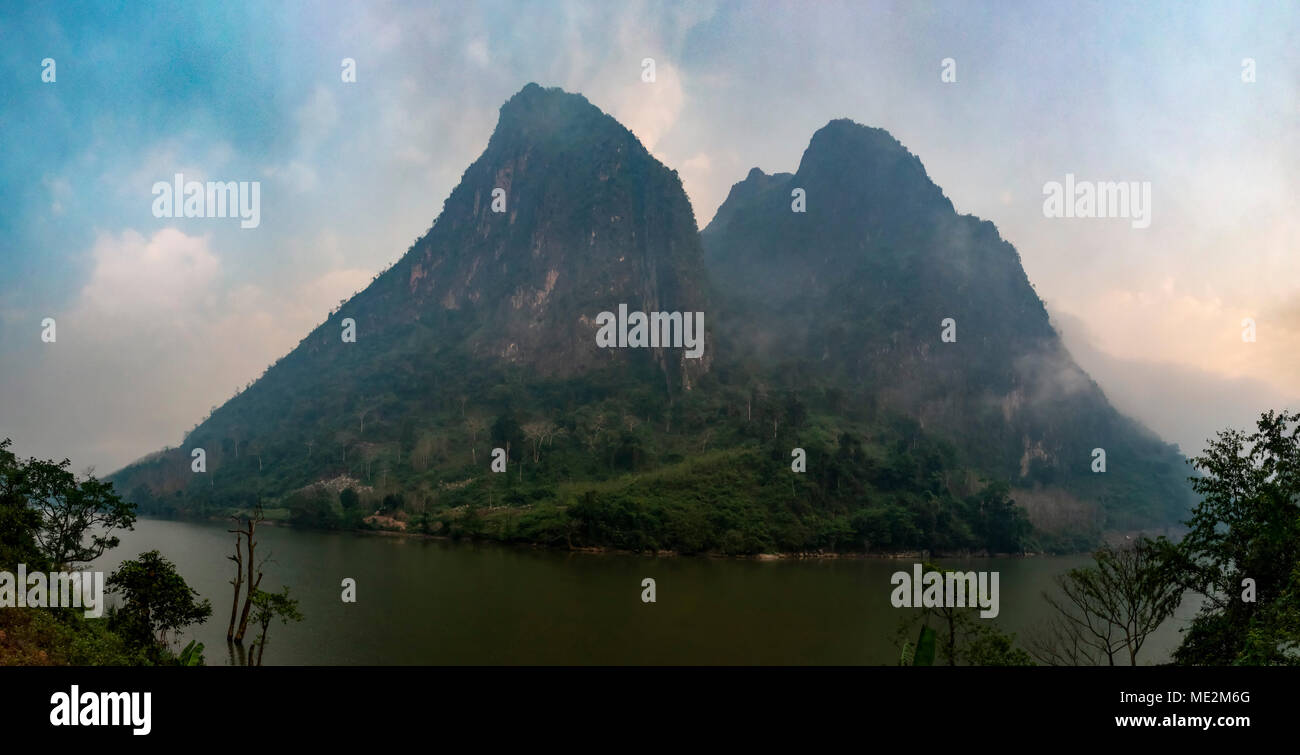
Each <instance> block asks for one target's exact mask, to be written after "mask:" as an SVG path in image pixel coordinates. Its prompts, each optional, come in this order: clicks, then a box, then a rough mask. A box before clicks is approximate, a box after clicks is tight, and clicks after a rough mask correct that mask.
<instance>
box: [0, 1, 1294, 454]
mask: <svg viewBox="0 0 1300 755" xmlns="http://www.w3.org/2000/svg"><path fill="white" fill-rule="evenodd" d="M32 5H34V4H22V5H18V6H15V7H8V8H6V9H5V11H4V12H3V16H0V87H2V89H0V131H2V132H3V134H4V140H5V148H4V149H3V150H0V206H2V207H3V208H4V209H3V211H0V263H2V264H0V385H3V392H2V393H0V436H12V437H13V438H14V440H15V443H16V445H17V447H18V450H19V452H21V453H30V454H38V455H48V456H59V457H62V456H69V457H71V458H72V460H73V462H74V464H76V465H77V466H78V468H80V467H83V466H86V465H95V466H97V467H98V468H99V471H101V472H107V471H110V470H111V469H114V468H116V467H117V466H120V465H121V464H123V463H125V462H127V461H130V460H131V459H133V458H136V457H138V456H140V455H142V454H144V453H147V452H149V451H151V450H155V449H157V448H159V447H161V446H163V445H174V444H176V443H179V442H180V440H181V437H182V435H183V433H184V432H185V431H186V430H187V429H189V428H190V427H192V426H193V425H194V424H195V422H197V421H198V420H199V419H200V418H201V417H202V416H203V415H204V414H205V413H206V412H207V411H208V409H209V408H210V407H212V406H214V405H218V404H220V403H221V402H223V401H224V400H225V399H227V398H229V397H230V395H231V394H232V393H233V392H234V390H235V389H236V388H237V387H240V386H243V385H244V384H246V383H247V382H248V381H250V380H253V379H255V378H256V377H257V376H258V375H259V374H261V372H262V370H263V369H264V368H265V367H266V365H268V364H270V363H271V362H273V361H274V360H275V359H276V358H278V357H279V356H281V355H282V354H284V353H285V352H287V351H288V350H289V349H291V348H292V347H293V346H294V345H295V344H296V343H297V342H298V340H299V339H300V338H301V337H302V336H303V335H305V334H306V332H307V331H308V330H309V329H310V328H311V327H312V326H313V325H315V324H316V323H318V322H320V321H321V320H322V319H323V318H324V317H325V315H326V313H327V312H328V311H329V308H330V307H331V306H333V305H335V304H337V303H338V301H339V299H341V298H344V297H346V296H349V295H351V294H352V293H353V292H354V291H357V290H359V289H361V288H363V287H364V286H365V285H366V284H367V283H368V282H369V280H370V279H371V277H372V276H373V275H374V274H375V273H377V272H378V271H379V270H381V269H382V268H383V267H385V266H386V265H388V264H390V263H391V262H393V261H394V260H396V259H397V258H398V257H400V255H401V254H402V253H403V252H404V251H405V250H406V249H407V247H408V246H409V244H410V243H411V242H412V241H413V240H414V239H415V238H416V237H418V236H419V235H421V234H422V233H423V232H424V231H425V230H426V229H427V228H428V226H429V225H430V223H431V222H432V220H433V218H434V217H435V216H436V215H437V213H438V211H439V210H440V208H441V206H442V202H443V200H444V199H445V197H446V196H447V194H448V193H449V192H450V191H451V189H452V187H453V186H454V185H455V183H456V182H457V181H458V180H459V178H460V175H461V173H462V172H463V171H464V169H465V167H466V166H468V164H469V163H470V162H471V161H472V160H473V159H474V158H475V157H476V156H477V155H478V154H479V152H481V151H482V149H483V148H484V146H486V144H487V139H488V137H489V135H490V134H491V130H492V128H493V126H494V125H495V121H496V113H497V109H498V108H499V107H500V105H501V103H502V102H504V101H505V100H506V99H507V98H508V97H509V96H510V95H511V94H513V93H514V92H516V91H518V90H519V89H520V88H522V87H523V85H524V84H526V83H528V82H530V81H536V82H538V83H540V84H542V85H545V86H561V87H564V88H565V89H567V90H570V91H578V92H581V93H582V94H584V95H585V96H587V98H588V99H590V100H591V101H592V102H593V103H594V104H595V105H597V106H598V107H600V108H602V109H604V110H605V111H606V112H609V113H611V114H612V115H614V116H615V117H617V118H619V119H620V120H621V121H622V122H623V123H624V124H625V125H627V126H628V127H629V128H631V129H632V130H633V131H634V132H635V133H636V134H637V135H638V137H640V138H641V139H642V141H643V142H644V143H645V144H646V146H647V147H648V148H649V149H650V150H651V152H652V153H653V154H655V155H656V156H657V157H659V159H661V160H662V161H664V162H665V163H666V164H667V165H669V166H670V167H672V168H675V169H677V170H678V171H679V172H680V174H681V176H682V179H683V183H684V186H685V187H686V190H687V192H688V194H689V195H690V197H691V200H692V203H693V204H694V207H695V212H696V217H697V220H698V221H699V222H700V224H701V225H704V224H705V223H707V221H708V220H709V219H710V218H711V217H712V215H713V213H714V211H715V210H716V208H717V205H718V204H719V203H720V202H721V201H722V199H723V198H724V197H725V196H726V192H727V190H728V188H729V187H730V185H731V184H732V183H734V182H735V181H738V180H740V179H741V178H743V177H744V175H745V174H746V173H747V172H748V170H749V169H750V168H751V167H754V166H759V167H761V168H763V169H764V170H766V171H768V172H775V171H785V170H793V169H794V168H795V167H796V166H797V165H798V161H799V156H800V154H801V153H802V151H803V149H804V148H805V147H806V146H807V143H808V140H809V138H810V137H811V135H812V133H813V131H815V130H816V129H817V128H819V127H820V126H822V125H824V124H825V123H826V122H827V121H829V120H831V119H833V118H837V117H849V118H852V119H854V120H857V121H859V122H861V123H866V124H869V125H873V126H880V127H883V128H886V129H888V130H890V131H891V132H892V133H893V134H894V135H895V136H896V137H897V138H898V139H900V140H901V141H902V142H903V143H904V144H905V145H906V146H907V147H908V148H909V149H911V150H912V151H913V152H915V153H916V154H917V155H918V156H919V157H920V158H921V160H922V162H923V163H924V164H925V166H926V168H927V170H928V171H929V173H930V175H931V177H932V178H933V179H934V180H935V181H936V182H937V183H938V184H939V185H940V186H941V187H943V189H944V191H945V192H946V193H947V194H948V196H949V197H951V198H952V199H953V202H954V204H955V205H956V207H957V208H958V210H959V211H960V212H966V213H972V214H975V215H979V216H981V217H984V218H987V219H989V220H992V221H993V222H994V223H996V224H997V225H998V228H999V229H1000V231H1001V232H1002V234H1003V236H1004V237H1006V238H1007V239H1008V240H1009V241H1011V242H1012V243H1013V244H1015V245H1016V246H1017V248H1018V249H1019V251H1020V253H1021V256H1022V258H1023V260H1024V264H1025V268H1026V270H1027V272H1028V273H1029V276H1030V279H1031V280H1032V281H1033V282H1034V284H1035V286H1036V288H1037V290H1038V292H1039V294H1040V296H1042V297H1043V298H1044V300H1045V301H1046V302H1047V304H1048V307H1049V310H1051V311H1052V313H1053V317H1054V319H1055V320H1056V322H1057V324H1058V326H1059V327H1060V328H1061V329H1062V330H1063V331H1064V332H1065V334H1066V336H1067V341H1068V342H1069V343H1070V344H1071V346H1072V348H1073V349H1074V350H1075V351H1076V353H1077V355H1078V357H1079V359H1080V361H1081V362H1082V363H1083V365H1084V367H1085V368H1087V369H1089V370H1090V371H1091V372H1093V374H1094V375H1095V376H1096V377H1097V379H1098V380H1099V382H1101V384H1102V386H1103V388H1104V389H1106V391H1107V393H1108V394H1109V395H1111V396H1112V398H1113V399H1114V400H1115V401H1116V403H1117V404H1119V405H1120V406H1121V408H1123V409H1125V410H1127V411H1129V412H1131V413H1133V414H1135V415H1137V416H1138V417H1139V418H1141V419H1143V420H1144V421H1146V422H1147V423H1148V424H1150V425H1151V426H1152V427H1153V428H1155V429H1156V430H1158V431H1160V432H1161V433H1162V434H1164V435H1165V436H1166V437H1168V438H1169V439H1171V440H1175V441H1177V442H1180V443H1182V444H1183V445H1184V446H1185V447H1186V446H1192V445H1196V446H1199V444H1198V443H1197V438H1198V437H1200V438H1203V437H1205V435H1207V434H1208V433H1209V432H1211V431H1212V430H1213V429H1214V428H1217V427H1221V426H1223V425H1224V424H1226V423H1235V424H1241V423H1242V422H1245V421H1248V420H1249V418H1250V416H1251V415H1252V414H1254V413H1256V412H1257V411H1259V410H1260V409H1263V408H1267V407H1270V406H1273V407H1276V406H1280V405H1282V404H1285V403H1287V402H1292V403H1294V401H1295V400H1296V398H1297V397H1300V356H1298V355H1300V170H1297V168H1300V159H1298V158H1300V54H1298V53H1297V48H1296V46H1295V44H1294V38H1293V37H1294V35H1293V33H1292V32H1293V31H1294V30H1295V29H1297V28H1300V4H1296V3H1285V2H1279V3H1267V4H1242V3H1224V4H1200V3H1193V4H1188V3H1172V2H1171V3H1134V4H1126V3H1079V4H1071V5H1069V6H1068V7H1061V6H1060V4H1055V3H1013V2H997V3H988V4H980V3H972V2H960V3H935V4H927V3H916V2H900V3H811V4H808V3H805V4H793V3H790V4H784V3H703V2H701V3H638V2H629V3H578V2H539V3H507V2H486V3H472V4H470V3H440V4H430V3H402V2H395V3H367V4H360V3H264V2H256V3H241V2H222V3H194V4H183V5H177V4H174V3H157V4H153V3H139V2H130V3H101V4H90V3H85V4H77V3H63V4H57V5H51V6H49V7H32ZM345 57H350V58H353V59H355V60H356V61H357V81H356V83H355V84H347V83H343V82H342V81H340V75H339V73H340V61H341V60H342V59H343V58H345ZM645 57H652V58H654V59H655V61H656V71H657V78H656V81H655V82H654V83H653V84H646V83H644V82H642V81H641V78H640V73H641V61H642V59H643V58H645ZM1246 57H1250V58H1253V59H1254V60H1255V61H1256V70H1257V73H1256V81H1255V82H1254V83H1245V82H1243V81H1242V78H1241V71H1242V59H1243V58H1246ZM45 58H53V59H55V61H56V66H57V69H56V70H57V80H56V81H55V82H54V83H45V82H43V81H42V80H41V70H42V66H41V61H42V60H43V59H45ZM944 58H953V59H955V61H956V65H957V81H956V82H954V83H943V82H941V81H940V61H942V60H943V59H944ZM177 172H181V173H184V174H185V175H186V176H187V178H193V179H195V180H249V181H260V182H261V184H262V212H261V216H262V222H261V225H260V226H259V227H258V228H257V229H251V230H241V229H240V228H239V225H238V222H237V221H232V220H219V219H168V218H162V219H159V218H155V217H153V215H152V214H151V212H150V208H151V203H152V198H153V197H152V195H151V191H150V190H151V186H152V185H153V183H154V182H155V181H160V180H162V181H166V180H170V179H171V177H172V175H173V174H175V173H177ZM1066 173H1073V174H1075V175H1077V176H1079V177H1080V178H1082V179H1091V180H1098V181H1107V180H1131V181H1150V182H1151V184H1152V194H1153V211H1152V225H1151V227H1150V228H1149V229H1145V230H1135V229H1133V228H1131V227H1130V226H1129V224H1127V223H1123V222H1118V221H1116V222H1108V221H1102V220H1069V219H1049V218H1045V217H1044V216H1043V212H1042V197H1043V195H1042V186H1043V184H1044V182H1046V181H1061V180H1062V179H1063V176H1064V175H1065V174H1066ZM45 317H54V318H55V319H56V321H57V323H58V326H57V327H58V331H57V333H58V340H57V342H56V343H54V344H45V343H42V342H41V340H40V333H41V327H40V322H41V320H42V319H43V318H45ZM1243 317H1253V318H1255V319H1256V320H1257V323H1258V325H1257V328H1258V336H1257V338H1258V340H1257V341H1256V342H1255V343H1251V344H1245V343H1242V341H1241V338H1240V332H1241V327H1240V321H1241V319H1242V318H1243Z"/></svg>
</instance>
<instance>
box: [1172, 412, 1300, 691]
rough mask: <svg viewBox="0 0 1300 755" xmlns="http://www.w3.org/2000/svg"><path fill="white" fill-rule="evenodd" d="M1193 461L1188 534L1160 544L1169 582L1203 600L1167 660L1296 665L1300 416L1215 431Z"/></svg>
mask: <svg viewBox="0 0 1300 755" xmlns="http://www.w3.org/2000/svg"><path fill="white" fill-rule="evenodd" d="M1193 463H1194V464H1195V465H1196V468H1197V469H1199V470H1200V471H1201V472H1202V473H1203V476H1202V477H1200V478H1198V479H1196V480H1194V481H1193V485H1194V486H1195V488H1196V492H1197V493H1199V494H1200V495H1201V496H1202V501H1201V504H1200V505H1199V506H1197V508H1196V510H1195V511H1194V512H1193V515H1192V518H1191V521H1189V522H1188V527H1189V528H1190V531H1189V532H1188V533H1187V535H1186V537H1184V538H1183V539H1182V540H1181V541H1180V542H1178V543H1177V544H1176V545H1175V544H1172V543H1169V542H1168V541H1166V540H1164V539H1161V540H1160V541H1159V543H1160V545H1161V547H1163V548H1164V550H1165V555H1166V559H1167V567H1166V568H1167V569H1168V572H1169V575H1170V577H1169V578H1170V579H1172V580H1173V581H1175V582H1176V583H1177V584H1178V585H1179V586H1180V587H1181V588H1183V589H1187V590H1191V591H1193V592H1195V593H1196V594H1198V595H1200V596H1201V597H1202V598H1204V603H1203V604H1202V607H1201V610H1200V613H1199V614H1198V615H1197V616H1196V618H1195V620H1193V621H1192V624H1191V626H1190V627H1188V629H1187V630H1186V636H1185V637H1184V639H1183V643H1182V645H1181V646H1180V647H1179V648H1178V650H1177V652H1176V653H1175V654H1174V661H1175V662H1176V663H1179V664H1186V665H1223V666H1227V665H1289V666H1294V665H1300V414H1297V413H1289V412H1285V411H1284V412H1280V413H1275V412H1268V413H1266V414H1264V415H1263V416H1261V417H1260V419H1259V421H1258V422H1257V423H1256V431H1255V432H1253V433H1249V434H1247V433H1244V432H1241V431H1237V430H1229V431H1226V432H1221V433H1219V435H1218V437H1217V438H1216V439H1215V440H1214V441H1212V442H1211V443H1210V446H1209V448H1207V449H1206V451H1205V453H1204V454H1202V455H1201V456H1199V457H1197V458H1196V459H1194V461H1193ZM1247 580H1249V582H1247Z"/></svg>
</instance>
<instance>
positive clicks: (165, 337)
mask: <svg viewBox="0 0 1300 755" xmlns="http://www.w3.org/2000/svg"><path fill="white" fill-rule="evenodd" d="M224 256H225V255H223V253H222V252H221V251H219V250H217V249H214V248H213V246H212V238H211V237H210V236H207V235H202V236H200V235H188V234H185V233H183V232H182V231H179V230H177V229H174V228H165V229H162V230H159V231H157V232H156V233H154V234H153V235H152V236H148V237H146V236H144V235H142V234H140V233H138V232H136V231H134V230H125V231H122V232H120V233H116V234H104V235H102V236H100V237H99V238H98V239H97V240H96V241H95V243H94V245H93V247H92V248H91V249H90V250H89V252H88V254H87V257H88V259H89V260H90V261H91V268H92V269H91V272H90V275H89V278H88V280H87V282H86V284H85V285H84V286H83V287H82V288H81V290H80V292H79V294H78V296H77V298H76V300H75V301H74V302H72V303H71V304H70V306H69V307H68V308H67V309H65V310H64V311H61V312H59V311H55V312H50V313H48V314H50V315H52V316H54V317H55V318H56V322H57V336H58V339H57V341H56V342H55V343H52V344H42V343H39V339H38V337H37V335H32V336H31V339H30V343H29V345H27V346H25V347H23V348H26V349H29V350H31V349H34V350H32V351H30V352H29V353H28V354H27V355H26V356H30V358H24V359H15V360H13V361H12V362H10V363H8V364H6V365H5V374H4V381H5V384H6V390H5V391H4V392H3V394H0V425H3V427H4V430H5V434H6V435H12V437H14V438H15V439H16V440H17V441H19V442H20V443H21V444H22V446H23V447H22V449H21V450H22V452H24V453H32V454H43V455H46V456H54V457H58V458H62V457H64V456H68V457H70V458H73V459H74V460H76V461H77V463H78V464H81V463H84V462H86V461H93V463H95V464H97V465H99V466H100V471H101V472H108V471H111V470H112V469H116V468H117V467H119V466H121V465H123V464H125V463H127V462H129V461H131V460H133V459H135V458H138V457H140V456H142V455H144V454H146V453H148V452H150V451H154V450H157V449H158V448H161V447H163V446H164V445H174V444H176V443H178V442H179V441H180V439H181V435H182V433H183V432H184V431H185V430H186V429H187V428H189V427H192V426H193V425H194V424H195V423H196V422H197V421H198V420H200V419H201V418H202V417H203V416H204V415H205V414H206V413H207V411H208V410H209V409H210V408H211V407H213V406H215V405H219V404H221V403H222V402H224V401H225V400H226V399H228V398H230V396H231V395H233V394H234V392H235V390H236V389H237V388H240V387H242V386H244V385H245V384H247V383H248V382H250V381H251V380H253V379H255V378H256V377H257V376H258V375H260V374H261V372H262V371H263V369H265V368H266V366H267V365H269V364H271V363H272V362H274V361H275V360H276V359H278V358H279V357H281V356H283V355H284V354H285V353H287V352H288V351H289V350H290V349H292V348H293V347H294V346H295V345H296V344H297V343H298V341H299V340H300V339H301V338H302V337H303V335H305V334H306V333H307V332H309V331H310V330H311V329H312V328H313V327H315V326H316V325H318V324H320V322H321V321H323V320H324V319H325V317H326V315H327V314H328V312H329V310H330V308H331V307H333V306H335V305H337V304H338V302H339V300H340V299H343V298H346V297H349V296H351V295H352V293H353V292H354V291H356V290H358V289H361V288H364V287H365V286H366V285H367V284H368V283H369V280H370V277H371V275H372V274H373V273H372V271H370V270H363V269H356V268H348V267H334V268H329V269H325V270H323V271H321V272H319V273H317V274H312V275H310V277H302V278H300V279H298V280H294V281H290V282H288V283H287V284H286V285H282V286H277V287H275V288H269V287H266V286H263V285H259V284H258V283H253V282H248V281H242V282H240V281H235V282H234V283H232V282H231V281H229V280H227V274H228V273H229V272H230V271H227V270H225V269H224V268H223V265H222V260H223V257H224ZM306 269H307V270H310V269H311V268H306ZM20 314H21V313H20ZM23 316H24V317H26V319H30V316H27V315H23ZM41 316H45V314H44V313H42V314H41ZM20 330H21V331H26V332H28V333H30V334H38V333H39V329H38V328H36V327H35V325H34V324H31V323H28V324H27V325H23V326H21V327H20ZM17 348H18V345H16V344H15V345H12V348H11V346H7V347H6V354H7V355H10V354H16V353H17ZM11 387H12V390H10V388H11Z"/></svg>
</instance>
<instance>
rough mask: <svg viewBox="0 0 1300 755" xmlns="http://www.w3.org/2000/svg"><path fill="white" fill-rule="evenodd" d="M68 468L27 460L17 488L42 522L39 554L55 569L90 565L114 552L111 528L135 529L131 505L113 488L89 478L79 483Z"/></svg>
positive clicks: (64, 464)
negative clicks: (109, 552) (82, 564)
mask: <svg viewBox="0 0 1300 755" xmlns="http://www.w3.org/2000/svg"><path fill="white" fill-rule="evenodd" d="M69 464H70V462H69V461H68V460H67V459H64V460H63V461H61V462H59V463H57V464H56V463H54V462H52V461H40V460H38V459H34V458H33V459H28V461H27V462H26V464H25V467H26V468H25V470H23V472H22V473H21V475H20V477H21V482H20V483H19V489H18V490H19V492H20V494H21V495H23V496H24V497H26V501H27V505H29V506H31V507H32V508H33V509H35V511H36V512H37V516H38V517H39V518H40V526H39V527H38V529H37V530H36V533H35V536H36V540H37V543H38V544H39V547H40V550H41V552H42V553H43V554H44V555H45V556H46V557H47V558H48V559H49V560H50V561H51V562H52V563H53V564H55V565H58V566H64V565H67V564H75V563H85V562H89V561H94V560H95V559H97V558H99V557H100V556H102V555H104V551H106V550H108V549H109V548H115V547H117V545H118V543H119V542H120V541H119V540H118V538H117V537H116V536H114V535H113V534H112V532H113V530H114V529H118V528H125V529H131V528H132V525H134V524H135V504H132V503H127V502H126V501H124V500H122V498H121V497H120V496H118V495H117V494H116V493H114V492H113V485H112V483H108V482H102V481H100V480H97V479H95V478H94V477H92V476H87V477H86V478H85V479H84V480H81V481H78V480H77V479H76V478H75V477H74V476H73V474H72V473H71V472H69V471H68V466H69ZM87 537H89V543H87V542H86V540H87Z"/></svg>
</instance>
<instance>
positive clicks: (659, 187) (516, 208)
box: [394, 84, 711, 387]
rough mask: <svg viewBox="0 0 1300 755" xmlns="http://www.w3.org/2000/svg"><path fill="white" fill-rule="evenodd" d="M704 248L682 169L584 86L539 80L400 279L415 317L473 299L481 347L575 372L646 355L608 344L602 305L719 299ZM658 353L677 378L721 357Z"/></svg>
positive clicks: (671, 305) (509, 112)
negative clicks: (567, 88)
mask: <svg viewBox="0 0 1300 755" xmlns="http://www.w3.org/2000/svg"><path fill="white" fill-rule="evenodd" d="M494 203H495V208H494ZM503 208H504V211H497V210H502V209H503ZM701 254H702V253H701V250H700V244H699V238H698V234H697V229H696V227H695V216H694V214H693V212H692V210H691V206H690V203H689V201H688V200H687V198H686V195H685V193H684V192H683V191H682V187H681V181H680V180H679V179H678V177H677V174H676V172H675V171H671V170H669V169H667V168H665V167H664V166H663V165H662V164H660V163H659V162H658V161H656V160H655V159H654V158H653V157H651V156H650V154H649V153H648V152H646V150H645V148H644V147H642V146H641V144H640V142H638V141H637V139H636V138H635V137H634V136H633V135H632V133H631V132H630V131H628V130H627V129H626V128H624V127H623V126H621V125H620V124H619V123H618V122H617V121H615V120H614V119H613V118H611V117H609V116H608V115H606V114H604V113H602V112H601V111H600V110H598V109H597V108H596V107H594V106H593V105H591V104H590V103H588V102H587V100H586V99H584V98H583V97H581V96H579V95H575V94H567V93H564V92H561V91H559V90H556V89H550V90H547V89H542V88H541V87H539V86H537V85H535V84H530V85H529V86H527V87H525V88H524V89H523V90H522V91H521V92H519V93H518V94H516V95H515V96H514V97H512V98H511V99H510V100H509V101H508V102H506V104H505V105H504V106H502V108H501V117H500V122H499V123H498V125H497V129H496V131H495V132H494V133H493V135H492V138H491V140H490V141H489V142H488V147H487V149H486V150H485V151H484V152H483V155H482V156H481V157H479V159H478V160H476V161H474V163H473V164H472V165H470V166H469V168H468V169H467V170H466V171H465V175H464V178H463V179H462V180H461V183H460V185H459V186H457V187H456V189H455V190H454V191H453V192H452V194H451V196H450V197H449V198H448V200H447V203H446V206H445V207H444V209H443V212H442V214H441V215H440V216H439V218H438V220H437V222H436V223H435V224H434V226H433V228H432V230H431V231H430V232H429V234H428V235H427V236H426V237H425V238H424V239H422V240H421V241H420V242H419V243H417V244H416V246H415V248H413V249H412V250H411V251H410V252H409V253H408V254H407V256H406V257H405V258H404V259H403V260H402V261H401V262H400V263H399V264H398V265H397V266H396V268H395V270H394V276H395V278H396V280H395V281H394V284H400V287H401V292H400V293H401V294H402V295H404V296H406V297H409V299H410V302H409V307H410V311H411V313H412V315H413V316H415V317H421V318H424V317H432V318H433V319H434V320H435V321H436V320H438V319H439V317H440V315H441V314H443V313H445V312H447V311H458V312H461V313H471V314H472V317H473V318H474V319H475V321H476V327H475V329H474V332H473V333H472V334H471V335H470V338H469V343H468V346H469V348H470V351H471V352H472V353H473V354H474V355H475V356H478V357H484V358H492V359H499V360H503V361H506V362H509V363H512V364H519V365H525V366H528V367H530V368H532V369H533V370H536V372H537V373H539V374H541V375H544V376H570V375H574V374H579V373H582V372H584V371H586V370H589V369H591V368H593V367H598V366H601V365H603V364H606V363H609V362H611V361H616V360H619V359H624V358H636V357H635V356H634V355H631V354H629V350H626V349H599V348H597V346H596V328H597V326H596V323H595V318H596V317H597V315H598V314H599V313H600V312H602V311H611V312H613V311H616V310H617V308H618V305H619V304H626V305H627V307H628V309H629V310H632V311H636V310H640V311H644V312H653V311H665V312H688V311H689V312H699V311H705V312H707V306H706V303H705V299H704V296H703V293H702V289H701V283H702V278H703V267H702V264H701ZM706 322H707V318H706ZM706 343H707V340H706ZM653 357H654V359H655V361H656V362H657V363H658V364H659V366H660V368H661V369H662V370H663V371H664V372H665V375H666V377H667V379H668V380H669V382H670V383H671V384H672V385H674V386H675V387H689V386H690V385H691V384H692V383H693V382H694V381H695V379H696V378H698V376H699V375H700V374H702V373H704V372H706V371H707V370H708V366H709V363H710V361H711V356H710V351H709V350H708V349H706V350H705V353H704V356H702V357H701V358H699V359H687V358H685V357H684V354H683V351H682V349H663V348H660V349H656V350H654V351H653Z"/></svg>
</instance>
